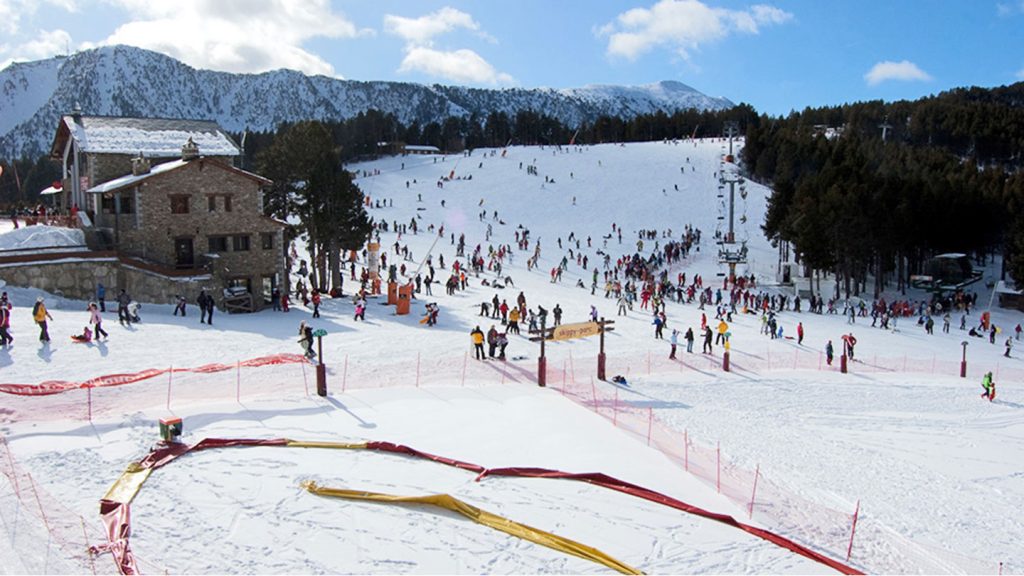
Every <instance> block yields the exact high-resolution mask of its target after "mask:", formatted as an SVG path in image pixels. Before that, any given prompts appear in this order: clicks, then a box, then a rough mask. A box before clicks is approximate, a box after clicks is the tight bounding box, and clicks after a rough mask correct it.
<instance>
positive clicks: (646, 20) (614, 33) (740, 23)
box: [594, 0, 793, 60]
mask: <svg viewBox="0 0 1024 576" xmlns="http://www.w3.org/2000/svg"><path fill="white" fill-rule="evenodd" d="M792 19H793V15H792V14H790V13H789V12H786V11H784V10H781V9H779V8H776V7H774V6H769V5H767V4H758V5H756V6H752V7H751V8H750V9H749V10H728V9H725V8H712V7H710V6H708V5H706V4H704V3H703V2H700V1H699V0H660V1H659V2H658V3H657V4H655V5H654V6H652V7H650V8H633V9H631V10H627V11H626V12H623V13H622V14H619V16H618V17H617V18H616V19H615V21H613V22H609V23H607V24H605V25H603V26H600V27H597V28H595V30H594V33H595V34H596V35H598V36H599V37H607V38H608V49H607V53H608V55H609V56H617V57H623V58H626V59H629V60H636V59H637V58H638V57H640V55H642V54H644V53H645V52H648V51H650V50H652V49H654V48H655V47H665V48H669V49H671V50H674V51H675V52H676V53H677V54H679V56H681V57H682V58H683V59H686V60H689V58H690V54H691V52H693V51H695V50H698V49H700V47H701V45H703V44H706V43H709V42H713V41H716V40H720V39H722V38H725V37H726V36H728V35H729V34H730V33H733V32H742V33H745V34H758V33H759V32H760V30H761V28H762V27H765V26H771V25H777V24H784V23H786V22H788V21H789V20H792Z"/></svg>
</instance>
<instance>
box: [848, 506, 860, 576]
mask: <svg viewBox="0 0 1024 576" xmlns="http://www.w3.org/2000/svg"><path fill="white" fill-rule="evenodd" d="M859 516H860V500H857V508H856V509H855V510H854V511H853V525H852V526H851V527H850V545H849V546H847V547H846V561H847V562H849V561H850V554H852V553H853V535H854V534H856V533H857V518H858V517H859Z"/></svg>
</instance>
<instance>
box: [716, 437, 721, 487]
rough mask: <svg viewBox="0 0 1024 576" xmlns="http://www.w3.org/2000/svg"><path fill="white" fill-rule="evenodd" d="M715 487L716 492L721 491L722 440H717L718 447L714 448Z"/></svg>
mask: <svg viewBox="0 0 1024 576" xmlns="http://www.w3.org/2000/svg"><path fill="white" fill-rule="evenodd" d="M715 468H716V470H715V488H716V489H717V490H718V493H719V494H721V493H722V441H721V440H719V441H718V447H717V448H715Z"/></svg>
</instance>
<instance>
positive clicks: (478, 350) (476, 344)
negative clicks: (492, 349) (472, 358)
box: [469, 326, 485, 360]
mask: <svg viewBox="0 0 1024 576" xmlns="http://www.w3.org/2000/svg"><path fill="white" fill-rule="evenodd" d="M469 337H470V339H471V340H472V341H473V352H474V354H475V355H476V359H477V360H485V357H484V333H483V331H481V330H480V326H477V327H476V328H473V330H472V331H471V332H470V333H469Z"/></svg>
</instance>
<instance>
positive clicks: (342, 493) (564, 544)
mask: <svg viewBox="0 0 1024 576" xmlns="http://www.w3.org/2000/svg"><path fill="white" fill-rule="evenodd" d="M302 487H303V488H305V489H306V490H308V491H309V492H310V493H312V494H316V495H317V496H331V497H334V498H346V499H349V500H366V501H372V502H386V503H391V504H426V505H429V506H436V507H438V508H444V509H445V510H451V511H453V512H457V513H459V514H462V515H463V516H465V517H467V518H469V519H470V520H472V521H474V522H477V523H479V524H483V525H484V526H488V527H490V528H494V529H495V530H500V531H502V532H504V533H506V534H511V535H512V536H516V537H517V538H522V539H523V540H528V541H530V542H533V543H535V544H540V545H541V546H547V547H548V548H551V549H553V550H558V551H559V552H565V553H566V554H571V555H573V556H577V557H579V558H583V559H584V560H589V561H591V562H596V563H598V564H602V565H604V566H607V567H609V568H612V569H614V570H617V571H619V572H620V573H622V574H643V572H641V571H639V570H637V569H636V568H633V567H631V566H629V565H627V564H623V563H622V562H620V561H618V560H616V559H615V558H612V557H611V556H609V555H607V554H605V553H604V552H601V551H600V550H598V549H596V548H591V547H590V546H587V545H585V544H580V543H579V542H576V541H574V540H569V539H568V538H563V537H561V536H558V535H555V534H551V533H550V532H545V531H543V530H539V529H537V528H533V527H532V526H527V525H526V524H520V523H518V522H514V521H512V520H509V519H508V518H505V517H502V516H498V515H496V514H491V513H490V512H487V511H486V510H481V509H480V508H477V507H476V506H472V505H470V504H467V503H465V502H463V501H462V500H459V499H458V498H455V497H453V496H450V495H448V494H433V495H429V496H395V495H392V494H380V493H377V492H360V491H358V490H344V489H341V488H327V487H324V486H319V485H317V483H316V482H313V481H311V480H306V481H304V482H302Z"/></svg>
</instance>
